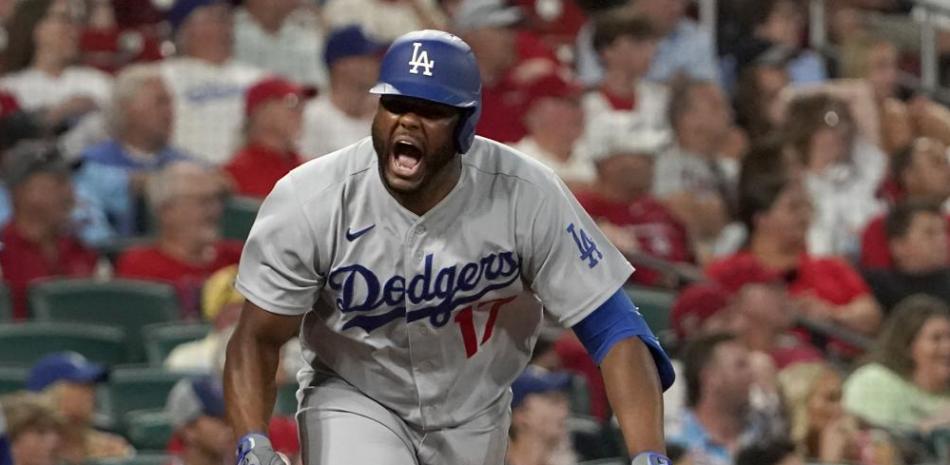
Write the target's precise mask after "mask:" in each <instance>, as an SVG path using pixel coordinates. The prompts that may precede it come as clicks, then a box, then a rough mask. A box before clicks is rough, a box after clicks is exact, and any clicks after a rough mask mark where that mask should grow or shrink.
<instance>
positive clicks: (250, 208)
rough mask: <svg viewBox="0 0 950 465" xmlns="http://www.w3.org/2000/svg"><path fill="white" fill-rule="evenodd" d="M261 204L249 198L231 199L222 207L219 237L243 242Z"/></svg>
mask: <svg viewBox="0 0 950 465" xmlns="http://www.w3.org/2000/svg"><path fill="white" fill-rule="evenodd" d="M260 207H261V202H260V201H259V200H257V199H252V198H249V197H240V196H238V197H232V198H230V199H229V200H228V202H227V204H225V206H224V213H223V214H222V215H221V235H222V236H223V237H225V238H227V239H237V240H239V241H243V240H246V239H247V235H248V233H250V232H251V225H253V224H254V219H255V218H257V210H258V209H259V208H260Z"/></svg>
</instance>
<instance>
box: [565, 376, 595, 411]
mask: <svg viewBox="0 0 950 465" xmlns="http://www.w3.org/2000/svg"><path fill="white" fill-rule="evenodd" d="M567 394H568V401H569V402H570V405H571V413H574V414H577V415H590V414H591V411H590V389H588V388H587V380H586V379H584V377H583V376H578V375H575V376H571V388H570V390H569V391H568V393H567Z"/></svg>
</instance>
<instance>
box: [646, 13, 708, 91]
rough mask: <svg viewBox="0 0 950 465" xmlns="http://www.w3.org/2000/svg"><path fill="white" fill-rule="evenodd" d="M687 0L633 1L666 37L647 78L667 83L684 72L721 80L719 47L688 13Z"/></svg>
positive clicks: (701, 77) (695, 76)
mask: <svg viewBox="0 0 950 465" xmlns="http://www.w3.org/2000/svg"><path fill="white" fill-rule="evenodd" d="M688 3H689V2H688V1H687V0H634V1H633V8H634V9H636V10H637V11H638V12H640V13H642V14H643V15H644V16H646V17H647V19H649V20H650V21H651V22H652V23H653V26H654V27H655V28H656V30H657V32H659V34H660V36H661V37H662V38H663V39H662V40H660V43H659V44H658V46H657V50H656V56H654V58H653V64H652V65H651V66H650V72H649V73H648V74H647V78H648V79H650V80H653V81H659V82H667V81H669V80H671V79H673V78H674V77H676V76H677V75H680V74H684V75H686V76H689V77H691V78H693V79H700V80H707V81H714V82H718V80H719V68H718V66H717V64H716V50H715V49H714V47H713V44H712V42H710V36H709V34H708V33H707V32H706V31H703V30H702V29H700V28H699V26H698V25H697V24H696V23H695V22H694V21H693V20H691V19H689V18H688V17H687V16H686V7H687V6H688Z"/></svg>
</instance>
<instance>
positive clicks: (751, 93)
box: [733, 41, 792, 140]
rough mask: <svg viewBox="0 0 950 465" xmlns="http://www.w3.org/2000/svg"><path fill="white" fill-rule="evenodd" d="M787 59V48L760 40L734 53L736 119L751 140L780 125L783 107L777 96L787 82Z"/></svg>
mask: <svg viewBox="0 0 950 465" xmlns="http://www.w3.org/2000/svg"><path fill="white" fill-rule="evenodd" d="M791 57H792V53H791V51H789V50H788V49H786V48H783V47H780V46H776V45H773V44H771V43H769V42H764V41H755V42H752V43H746V44H744V45H743V46H742V47H741V49H740V52H739V53H737V54H736V57H735V58H736V78H737V80H738V82H737V83H736V88H735V90H734V92H733V93H734V95H735V100H734V101H735V109H736V120H737V122H738V123H739V125H741V126H742V127H743V128H744V129H745V130H746V131H747V132H748V133H749V137H750V138H752V139H753V140H757V139H760V138H762V137H765V136H767V135H768V134H769V133H771V132H773V131H775V130H776V128H778V127H780V126H781V123H782V119H783V117H784V111H785V105H786V102H785V101H784V100H783V99H782V98H781V97H782V91H783V90H784V89H785V88H786V87H787V86H788V84H789V82H790V80H791V78H790V77H789V75H788V70H787V66H788V62H789V60H790V59H791Z"/></svg>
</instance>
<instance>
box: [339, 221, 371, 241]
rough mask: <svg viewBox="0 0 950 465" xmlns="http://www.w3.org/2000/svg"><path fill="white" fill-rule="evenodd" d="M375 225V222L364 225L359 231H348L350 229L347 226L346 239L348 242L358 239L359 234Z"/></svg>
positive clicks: (366, 231) (364, 232)
mask: <svg viewBox="0 0 950 465" xmlns="http://www.w3.org/2000/svg"><path fill="white" fill-rule="evenodd" d="M375 227H376V225H375V224H371V225H369V226H367V227H365V228H363V229H360V230H359V231H350V229H349V228H347V230H346V240H348V241H350V242H353V241H355V240H357V239H359V237H360V236H362V235H363V234H366V233H368V232H369V231H370V230H371V229H373V228H375Z"/></svg>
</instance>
